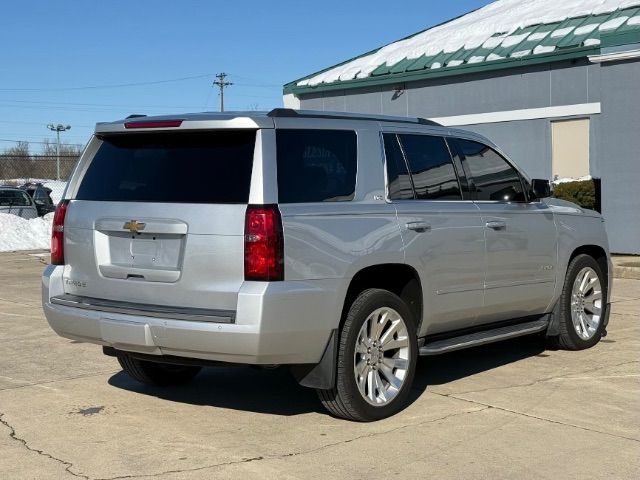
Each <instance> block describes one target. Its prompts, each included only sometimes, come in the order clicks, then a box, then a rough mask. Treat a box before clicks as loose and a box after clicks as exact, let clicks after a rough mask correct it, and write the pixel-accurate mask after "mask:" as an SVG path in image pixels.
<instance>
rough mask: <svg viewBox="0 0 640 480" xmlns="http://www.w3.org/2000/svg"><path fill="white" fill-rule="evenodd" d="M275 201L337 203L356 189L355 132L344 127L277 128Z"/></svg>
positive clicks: (350, 195)
mask: <svg viewBox="0 0 640 480" xmlns="http://www.w3.org/2000/svg"><path fill="white" fill-rule="evenodd" d="M276 144H277V156H278V200H279V201H280V202H281V203H304V202H339V201H347V200H351V199H353V194H354V193H355V189H356V168H357V139H356V133H355V132H353V131H345V130H278V131H277V132H276Z"/></svg>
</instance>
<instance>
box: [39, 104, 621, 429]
mask: <svg viewBox="0 0 640 480" xmlns="http://www.w3.org/2000/svg"><path fill="white" fill-rule="evenodd" d="M79 162H80V163H79V164H78V168H76V170H75V173H74V175H73V177H72V179H71V180H70V183H69V185H68V187H67V189H66V191H65V192H66V193H65V195H64V198H63V200H62V202H61V203H60V205H59V207H58V209H57V210H56V214H55V218H54V222H53V235H52V248H51V263H52V265H50V266H49V267H47V269H46V270H45V272H44V276H43V282H42V284H43V296H42V298H43V307H44V312H45V315H46V317H47V320H48V321H49V324H50V325H51V326H52V328H53V329H54V330H55V331H56V332H57V333H58V334H60V335H62V336H64V337H67V338H71V339H75V340H80V341H82V342H91V343H96V344H99V345H102V346H103V347H104V352H105V353H106V354H107V355H112V356H116V357H117V358H118V360H119V362H120V365H121V366H122V368H123V369H124V370H125V372H127V373H128V374H129V375H130V376H131V377H133V378H135V379H136V380H138V381H140V382H144V383H150V384H156V385H163V386H168V385H171V384H179V383H184V382H187V381H189V380H191V379H192V378H193V377H194V376H195V375H197V374H198V372H199V370H200V368H201V367H202V366H207V365H220V364H229V363H231V364H251V365H262V366H272V365H277V364H280V365H289V366H290V367H291V370H292V373H293V374H294V376H295V377H296V379H297V380H298V381H299V383H300V384H302V385H304V386H307V387H312V388H315V389H316V390H317V392H318V395H319V398H320V400H321V402H322V404H323V405H324V406H325V407H326V408H327V409H328V410H329V411H330V412H331V413H333V414H334V415H336V416H339V417H344V418H347V419H351V420H358V421H370V420H376V419H380V418H384V417H387V416H389V415H392V414H394V413H395V412H398V411H399V410H401V409H402V408H404V407H405V406H406V405H407V403H408V400H409V394H410V389H411V383H412V380H413V377H414V374H415V371H416V365H417V362H416V359H417V356H418V355H438V354H442V353H446V352H451V351H454V350H459V349H462V348H468V347H473V346H476V345H482V344H485V343H490V342H496V341H500V340H505V339H509V338H514V337H518V336H522V335H536V334H537V335H540V336H541V337H546V338H547V341H548V342H549V343H551V344H552V345H554V346H556V347H559V348H564V349H567V350H580V349H584V348H589V347H592V346H594V345H595V344H596V343H598V342H599V341H600V338H601V337H602V336H604V335H605V334H606V326H607V322H608V315H609V298H610V293H609V292H610V287H611V271H612V268H611V263H610V257H609V249H608V241H607V235H606V233H605V229H604V224H603V219H602V217H601V216H600V214H599V213H597V212H595V211H592V210H586V209H582V208H580V207H578V206H577V205H575V204H572V203H569V202H566V201H562V200H557V199H552V198H548V197H549V196H550V186H549V181H548V180H539V179H538V180H536V179H530V178H529V177H528V176H527V175H526V174H525V173H524V172H523V171H522V170H520V169H519V168H518V167H517V166H516V165H515V164H514V163H513V162H512V161H511V160H510V159H509V158H508V157H507V156H506V155H505V154H504V153H503V152H502V151H501V150H500V148H499V147H497V146H496V145H494V144H493V143H492V142H491V141H489V140H488V139H486V138H485V137H483V136H481V135H478V134H475V133H472V132H468V131H464V130H458V129H452V128H447V127H443V126H440V125H438V124H436V123H434V122H431V121H429V120H425V119H416V118H414V119H411V118H400V117H384V116H367V115H356V114H346V113H332V112H304V111H295V110H288V109H275V110H273V111H271V112H269V113H257V112H248V113H240V112H236V113H226V114H211V113H202V114H191V115H186V114H185V115H178V116H176V117H154V118H144V117H143V118H131V119H127V120H123V121H118V122H113V123H102V124H98V125H97V127H96V132H95V135H94V137H93V138H92V139H91V141H90V142H89V144H88V146H87V148H86V150H85V152H84V154H83V155H82V158H81V159H80V161H79ZM194 178H198V179H203V180H205V181H206V182H207V188H185V187H184V185H186V184H188V183H190V182H192V181H193V179H194ZM292 401H294V400H292Z"/></svg>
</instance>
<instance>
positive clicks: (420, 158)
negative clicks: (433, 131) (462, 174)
mask: <svg viewBox="0 0 640 480" xmlns="http://www.w3.org/2000/svg"><path fill="white" fill-rule="evenodd" d="M399 137H400V142H401V143H402V147H403V149H404V153H405V155H406V157H407V162H408V163H409V168H410V169H411V177H412V178H413V185H414V187H415V191H416V197H417V198H419V199H422V200H460V199H462V195H461V193H460V185H459V184H458V178H457V176H456V171H455V169H454V167H453V162H452V161H451V155H450V154H449V149H448V148H447V144H446V143H445V141H444V138H442V137H434V136H430V135H399Z"/></svg>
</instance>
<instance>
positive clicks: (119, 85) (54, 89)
mask: <svg viewBox="0 0 640 480" xmlns="http://www.w3.org/2000/svg"><path fill="white" fill-rule="evenodd" d="M206 77H211V74H210V73H205V74H202V75H191V76H188V77H179V78H170V79H167V80H155V81H151V82H134V83H117V84H111V85H86V86H82V87H47V88H0V91H2V92H59V91H69V90H94V89H103V88H122V87H141V86H145V85H158V84H162V83H172V82H182V81H184V80H194V79H197V78H206Z"/></svg>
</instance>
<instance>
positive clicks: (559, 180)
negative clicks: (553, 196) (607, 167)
mask: <svg viewBox="0 0 640 480" xmlns="http://www.w3.org/2000/svg"><path fill="white" fill-rule="evenodd" d="M585 180H591V175H585V176H584V177H577V178H574V177H565V178H556V179H555V180H553V181H552V182H551V183H553V184H554V185H559V184H561V183H569V182H583V181H585Z"/></svg>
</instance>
